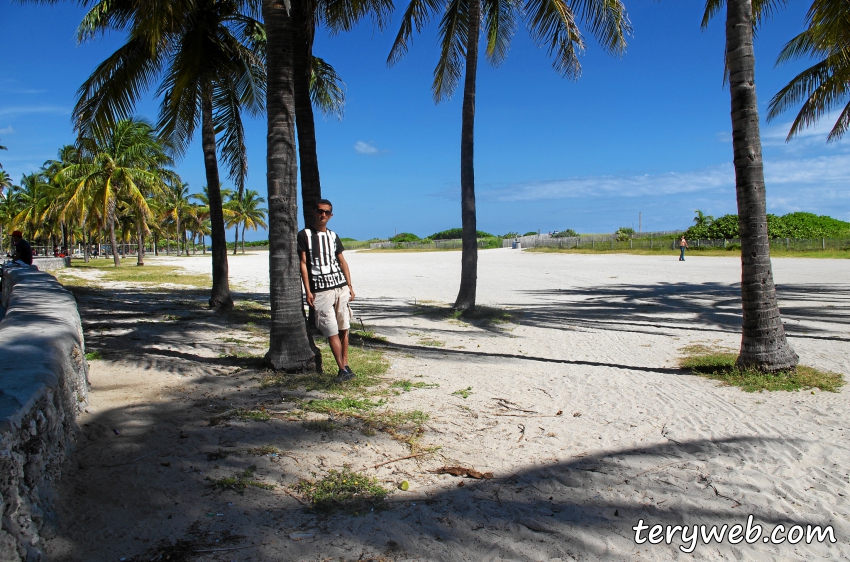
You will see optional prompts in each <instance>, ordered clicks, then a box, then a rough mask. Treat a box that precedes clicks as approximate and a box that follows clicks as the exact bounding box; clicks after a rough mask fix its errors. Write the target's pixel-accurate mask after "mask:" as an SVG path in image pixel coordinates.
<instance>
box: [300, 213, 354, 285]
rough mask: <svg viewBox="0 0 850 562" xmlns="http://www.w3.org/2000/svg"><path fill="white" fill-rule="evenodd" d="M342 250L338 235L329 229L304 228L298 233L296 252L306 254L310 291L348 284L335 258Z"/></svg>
mask: <svg viewBox="0 0 850 562" xmlns="http://www.w3.org/2000/svg"><path fill="white" fill-rule="evenodd" d="M344 250H345V248H343V246H342V241H341V240H340V239H339V236H338V235H337V234H336V233H335V232H333V231H331V230H328V231H326V232H319V231H317V230H315V229H312V228H305V229H304V230H302V231H301V232H299V233H298V253H299V254H300V253H301V252H304V253H306V254H307V273H308V277H309V279H310V290H311V291H312V292H314V293H319V292H321V291H329V290H331V289H335V288H337V287H344V286H345V285H348V282H347V281H346V280H345V275H343V274H342V269H340V267H339V260H338V259H337V256H338V255H340V254H341V253H342V252H343V251H344Z"/></svg>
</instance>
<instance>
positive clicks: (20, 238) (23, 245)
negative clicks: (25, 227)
mask: <svg viewBox="0 0 850 562" xmlns="http://www.w3.org/2000/svg"><path fill="white" fill-rule="evenodd" d="M12 246H13V251H12V261H20V262H23V263H25V264H27V265H32V246H30V243H29V242H27V241H26V240H24V235H23V233H22V232H21V231H20V230H16V231H14V232H13V233H12Z"/></svg>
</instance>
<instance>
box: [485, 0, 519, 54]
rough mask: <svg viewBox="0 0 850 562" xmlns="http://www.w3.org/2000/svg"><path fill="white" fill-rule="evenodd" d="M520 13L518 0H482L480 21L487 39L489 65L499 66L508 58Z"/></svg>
mask: <svg viewBox="0 0 850 562" xmlns="http://www.w3.org/2000/svg"><path fill="white" fill-rule="evenodd" d="M520 11H521V4H520V3H519V0H484V2H483V5H482V16H483V17H482V19H483V23H484V36H485V37H486V39H487V49H486V53H487V60H489V61H490V64H491V65H493V66H499V65H501V64H502V62H504V60H505V58H506V57H507V56H508V49H510V44H511V38H512V37H513V35H514V33H515V32H516V28H517V17H518V16H519V13H520Z"/></svg>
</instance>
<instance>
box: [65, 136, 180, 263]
mask: <svg viewBox="0 0 850 562" xmlns="http://www.w3.org/2000/svg"><path fill="white" fill-rule="evenodd" d="M79 144H80V160H81V162H80V163H79V164H72V165H70V166H68V167H67V168H65V170H63V171H62V175H63V176H65V177H66V178H67V179H68V180H70V185H71V188H70V193H69V197H68V201H69V203H74V202H78V201H81V200H85V199H88V200H91V201H92V202H93V203H94V205H95V206H96V207H98V211H99V216H100V220H101V223H100V225H101V227H103V226H105V227H106V228H107V229H108V230H109V241H110V244H111V245H112V256H113V260H114V262H115V265H116V267H117V266H119V265H120V264H121V261H120V258H119V257H118V251H117V250H118V248H117V243H116V242H117V241H116V238H115V220H116V207H117V204H118V201H119V199H120V200H123V201H126V202H128V203H130V204H131V205H132V207H133V208H136V209H138V210H139V211H140V213H141V214H140V218H141V219H142V220H145V221H146V220H147V219H149V218H151V217H152V213H151V210H150V207H149V206H148V202H147V197H146V194H149V193H151V192H157V191H161V190H162V189H163V188H164V184H165V181H166V180H171V181H174V180H176V175H175V174H174V173H173V172H169V171H168V170H167V169H166V166H169V165H171V164H172V161H171V159H170V158H169V157H168V156H167V154H166V151H165V148H164V147H163V145H162V144H161V143H160V141H159V140H158V139H157V137H156V136H155V135H154V131H153V128H152V127H151V125H150V124H148V123H147V122H145V121H143V120H137V119H125V120H122V121H119V122H118V123H116V124H115V125H114V126H113V127H112V128H111V129H110V130H108V131H106V132H105V133H104V132H102V129H96V130H94V136H93V137H84V138H81V139H80V141H79Z"/></svg>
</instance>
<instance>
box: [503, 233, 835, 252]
mask: <svg viewBox="0 0 850 562" xmlns="http://www.w3.org/2000/svg"><path fill="white" fill-rule="evenodd" d="M669 236H670V235H669V234H667V235H666V236H664V237H663V238H661V237H657V238H656V236H655V233H653V236H651V237H650V236H646V237H642V238H632V239H629V240H617V239H616V237H615V236H614V235H613V234H609V235H594V236H576V237H568V238H552V237H549V236H543V235H541V236H520V237H518V238H510V239H505V240H503V241H502V247H504V248H511V247H515V245H516V244H517V243H519V244H520V245H521V247H522V248H541V247H543V248H564V249H571V248H572V249H579V250H639V249H640V250H657V249H661V248H669V249H671V250H678V249H679V239H678V238H670V237H669ZM688 246H689V248H690V249H691V250H699V249H700V248H730V247H731V248H740V247H741V239H740V238H726V239H719V240H688ZM770 249H771V250H786V251H816V250H850V239H848V238H815V239H798V238H772V239H771V240H770Z"/></svg>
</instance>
